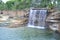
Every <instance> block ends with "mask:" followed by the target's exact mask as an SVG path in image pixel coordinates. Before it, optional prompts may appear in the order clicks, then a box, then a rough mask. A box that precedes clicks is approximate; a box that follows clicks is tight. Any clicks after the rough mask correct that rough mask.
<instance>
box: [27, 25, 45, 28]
mask: <svg viewBox="0 0 60 40" xmlns="http://www.w3.org/2000/svg"><path fill="white" fill-rule="evenodd" d="M28 27H31V28H38V29H45V27H41V26H33V25H28Z"/></svg>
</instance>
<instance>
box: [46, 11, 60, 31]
mask: <svg viewBox="0 0 60 40" xmlns="http://www.w3.org/2000/svg"><path fill="white" fill-rule="evenodd" d="M46 22H47V23H48V25H49V28H50V29H52V30H54V31H56V30H57V31H59V32H60V11H55V12H52V13H51V14H50V15H49V16H48V17H47V19H46Z"/></svg>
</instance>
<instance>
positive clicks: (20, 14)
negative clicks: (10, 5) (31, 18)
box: [0, 10, 28, 28]
mask: <svg viewBox="0 0 60 40" xmlns="http://www.w3.org/2000/svg"><path fill="white" fill-rule="evenodd" d="M0 16H1V18H0V19H1V21H2V22H1V21H0V22H1V23H4V22H6V23H7V22H8V24H9V25H8V24H6V25H8V26H7V27H10V28H14V27H18V26H19V27H20V26H23V25H25V24H27V22H28V12H26V11H23V10H22V11H2V14H1V12H0ZM5 16H8V19H6V20H2V19H3V17H5ZM3 25H4V24H3Z"/></svg>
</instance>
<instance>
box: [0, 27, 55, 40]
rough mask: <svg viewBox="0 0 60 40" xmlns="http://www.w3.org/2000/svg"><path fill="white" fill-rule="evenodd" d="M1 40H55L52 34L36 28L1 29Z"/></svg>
mask: <svg viewBox="0 0 60 40" xmlns="http://www.w3.org/2000/svg"><path fill="white" fill-rule="evenodd" d="M0 40H55V38H54V36H53V34H52V32H50V31H46V30H40V29H36V28H28V27H20V28H4V27H0Z"/></svg>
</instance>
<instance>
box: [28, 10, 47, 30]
mask: <svg viewBox="0 0 60 40" xmlns="http://www.w3.org/2000/svg"><path fill="white" fill-rule="evenodd" d="M46 15H47V10H45V9H30V14H29V22H28V27H33V28H40V29H45V19H46Z"/></svg>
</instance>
